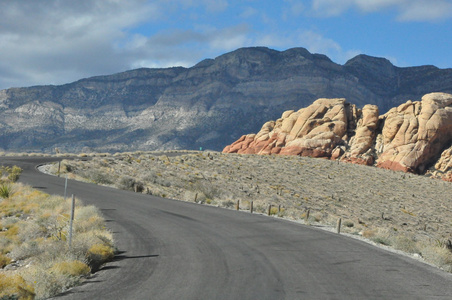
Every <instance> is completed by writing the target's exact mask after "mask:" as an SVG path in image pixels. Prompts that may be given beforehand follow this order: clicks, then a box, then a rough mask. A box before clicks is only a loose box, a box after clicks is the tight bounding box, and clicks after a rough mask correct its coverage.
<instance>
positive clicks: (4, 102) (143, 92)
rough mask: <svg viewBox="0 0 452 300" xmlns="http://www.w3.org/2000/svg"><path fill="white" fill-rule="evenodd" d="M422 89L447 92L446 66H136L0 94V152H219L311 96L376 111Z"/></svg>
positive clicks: (254, 60)
mask: <svg viewBox="0 0 452 300" xmlns="http://www.w3.org/2000/svg"><path fill="white" fill-rule="evenodd" d="M430 92H449V93H451V92H452V69H439V68H436V67H432V66H418V67H409V68H400V67H396V66H394V65H392V63H391V62H390V61H388V60H387V59H384V58H374V57H371V56H367V55H358V56H356V57H355V58H352V59H351V60H349V61H347V62H346V63H345V64H344V65H339V64H337V63H334V62H333V61H331V59H329V58H328V57H327V56H325V55H323V54H312V53H310V52H309V51H308V50H306V49H305V48H301V47H299V48H291V49H287V50H285V51H278V50H274V49H270V48H266V47H249V48H240V49H237V50H234V51H232V52H229V53H225V54H223V55H220V56H218V57H216V58H214V59H205V60H202V61H200V62H199V63H197V64H195V65H194V66H192V67H190V68H184V67H172V68H158V69H157V68H155V69H149V68H139V69H134V70H129V71H125V72H119V73H115V74H112V75H100V76H94V77H90V78H83V79H80V80H78V81H75V82H72V83H67V84H63V85H45V86H32V87H25V88H10V89H6V90H1V91H0V129H1V131H0V148H2V149H3V150H5V151H43V152H49V151H52V149H53V148H55V147H58V148H60V149H62V150H64V151H74V152H78V151H84V150H86V151H91V150H95V151H108V152H113V151H126V150H131V149H136V150H170V149H182V148H185V149H199V148H200V147H203V148H210V149H213V150H221V149H222V148H223V147H224V146H225V145H226V144H230V143H232V142H233V141H234V140H236V139H237V137H239V136H241V135H243V134H246V133H247V132H256V131H257V130H259V128H260V126H261V124H262V123H264V122H265V121H266V120H269V119H276V118H277V117H278V116H279V115H280V114H281V112H282V111H285V110H289V109H299V108H300V107H304V106H308V105H309V104H311V103H312V102H313V101H314V100H315V99H318V98H337V97H343V98H346V99H347V100H348V101H349V102H351V103H354V104H356V105H357V106H359V107H362V106H364V105H365V104H376V105H378V106H379V108H380V110H381V111H383V112H384V111H388V110H389V109H390V108H391V107H394V106H397V105H399V104H401V103H404V102H405V101H407V100H408V99H412V100H420V98H421V97H422V96H423V95H424V94H427V93H430Z"/></svg>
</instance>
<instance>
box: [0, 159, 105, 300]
mask: <svg viewBox="0 0 452 300" xmlns="http://www.w3.org/2000/svg"><path fill="white" fill-rule="evenodd" d="M1 170H2V175H3V176H2V177H1V179H0V299H45V298H49V297H51V296H54V295H57V294H59V293H61V292H63V291H64V290H66V289H68V288H70V287H72V286H75V285H77V284H79V283H80V282H81V281H83V279H84V278H86V277H88V276H89V275H90V274H91V272H92V271H95V270H96V269H97V268H99V266H100V265H102V264H103V263H105V262H107V261H109V260H111V259H112V258H113V256H114V248H113V238H112V234H111V232H109V231H108V230H107V229H106V228H105V222H104V219H103V218H102V217H101V215H100V212H99V211H98V209H97V208H96V207H94V206H83V205H82V204H81V202H80V201H78V200H76V206H75V214H74V216H75V218H74V223H73V239H72V244H71V246H69V245H68V234H69V221H70V211H71V202H72V199H66V200H65V199H63V198H62V197H59V196H50V195H48V194H45V193H43V192H40V191H38V190H35V189H32V188H31V187H29V186H26V185H23V184H20V183H16V182H14V181H16V180H17V179H18V176H19V174H20V168H18V167H13V168H7V167H2V168H1Z"/></svg>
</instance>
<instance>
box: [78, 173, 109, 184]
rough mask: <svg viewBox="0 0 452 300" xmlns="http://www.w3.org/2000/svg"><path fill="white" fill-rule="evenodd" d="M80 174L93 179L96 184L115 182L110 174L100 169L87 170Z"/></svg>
mask: <svg viewBox="0 0 452 300" xmlns="http://www.w3.org/2000/svg"><path fill="white" fill-rule="evenodd" d="M80 175H81V176H82V177H85V178H88V179H89V180H91V181H92V182H94V183H96V184H112V183H113V180H112V179H111V177H110V176H109V175H108V174H106V173H103V172H101V171H98V170H87V171H85V172H83V173H82V174H80Z"/></svg>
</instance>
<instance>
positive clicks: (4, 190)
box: [0, 183, 13, 199]
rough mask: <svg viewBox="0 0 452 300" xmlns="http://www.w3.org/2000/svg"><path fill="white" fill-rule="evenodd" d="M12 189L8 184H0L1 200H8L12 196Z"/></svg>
mask: <svg viewBox="0 0 452 300" xmlns="http://www.w3.org/2000/svg"><path fill="white" fill-rule="evenodd" d="M12 192H13V191H12V187H11V185H10V184H9V183H2V184H0V197H2V198H3V199H8V198H9V196H11V194H12Z"/></svg>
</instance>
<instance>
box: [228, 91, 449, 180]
mask: <svg viewBox="0 0 452 300" xmlns="http://www.w3.org/2000/svg"><path fill="white" fill-rule="evenodd" d="M450 143H452V95H450V94H445V93H432V94H427V95H425V96H424V97H423V98H422V101H417V102H412V101H408V102H406V103H405V104H402V105H400V106H399V107H396V108H393V109H391V110H390V111H388V112H387V113H386V114H384V115H382V116H379V111H378V107H377V106H375V105H366V106H364V107H363V109H359V108H357V107H356V106H355V105H353V104H349V103H347V102H346V101H345V99H343V98H339V99H318V100H316V101H315V102H314V103H312V104H311V105H310V106H308V107H306V108H302V109H300V110H298V111H293V110H291V111H286V112H284V113H283V114H282V116H281V118H280V119H278V120H276V121H270V122H267V123H265V124H264V126H262V129H261V130H260V131H259V132H258V133H257V134H255V135H254V134H250V135H245V136H242V137H241V138H240V139H239V140H237V141H236V142H235V143H233V144H232V145H230V146H227V147H226V148H225V149H224V150H223V152H226V153H248V154H282V155H301V156H311V157H324V158H329V159H340V160H342V161H347V162H352V163H358V164H365V165H373V164H375V163H376V165H377V166H378V167H381V168H387V169H391V170H397V171H404V172H421V173H422V172H424V170H425V169H426V167H427V166H429V164H432V163H433V162H434V160H435V159H437V158H438V156H439V155H440V154H441V152H442V151H443V150H444V148H446V147H447V146H448V145H450ZM450 151H452V150H450ZM444 155H445V154H444ZM447 157H450V153H449V156H447ZM446 160H447V159H446V158H444V159H443V161H446ZM450 161H451V160H450V158H449V160H447V162H448V164H449V165H448V166H449V167H448V168H452V167H451V166H450V164H451V163H450ZM443 165H444V163H442V164H441V166H443ZM438 168H439V167H438ZM447 170H449V169H447ZM442 172H443V173H444V174H445V175H444V176H445V177H446V178H449V177H450V178H452V170H451V171H450V173H447V172H448V171H442ZM448 176H449V177H448Z"/></svg>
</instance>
